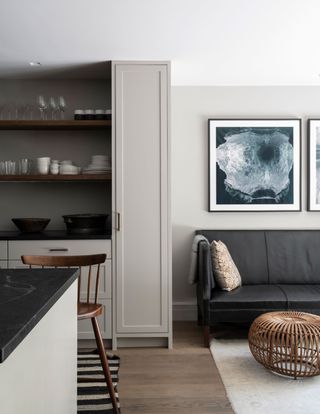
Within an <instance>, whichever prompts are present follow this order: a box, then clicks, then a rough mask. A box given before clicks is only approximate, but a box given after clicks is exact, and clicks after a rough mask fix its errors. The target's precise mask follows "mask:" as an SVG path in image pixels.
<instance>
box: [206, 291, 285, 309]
mask: <svg viewBox="0 0 320 414" xmlns="http://www.w3.org/2000/svg"><path fill="white" fill-rule="evenodd" d="M210 308H211V309H213V310H214V309H217V310H218V309H228V310H231V309H232V310H234V309H261V310H266V311H268V310H270V311H272V310H280V309H287V298H286V295H285V293H284V292H283V290H282V289H281V288H280V287H279V286H276V285H245V286H240V287H238V288H237V289H235V290H232V291H231V292H226V291H223V290H220V289H214V290H213V297H212V299H211V301H210Z"/></svg>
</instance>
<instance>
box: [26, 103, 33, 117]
mask: <svg viewBox="0 0 320 414" xmlns="http://www.w3.org/2000/svg"><path fill="white" fill-rule="evenodd" d="M33 109H34V107H33V106H32V105H30V104H27V105H25V110H24V119H26V120H32V119H33Z"/></svg>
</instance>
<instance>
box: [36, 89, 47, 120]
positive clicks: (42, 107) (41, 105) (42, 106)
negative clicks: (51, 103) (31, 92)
mask: <svg viewBox="0 0 320 414" xmlns="http://www.w3.org/2000/svg"><path fill="white" fill-rule="evenodd" d="M37 103H38V108H39V111H40V114H41V119H42V120H43V121H44V120H45V118H46V117H45V110H46V109H47V108H48V104H47V102H46V100H45V99H44V97H43V95H39V96H38V98H37Z"/></svg>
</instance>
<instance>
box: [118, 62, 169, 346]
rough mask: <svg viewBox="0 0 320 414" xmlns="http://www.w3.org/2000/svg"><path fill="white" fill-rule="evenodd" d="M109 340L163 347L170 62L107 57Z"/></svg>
mask: <svg viewBox="0 0 320 414" xmlns="http://www.w3.org/2000/svg"><path fill="white" fill-rule="evenodd" d="M112 76H113V108H114V112H113V113H114V117H113V124H114V128H113V159H114V164H113V188H114V191H113V211H114V232H113V275H114V298H115V301H114V308H113V309H114V331H113V336H114V345H116V343H117V341H118V342H119V345H120V342H121V340H120V338H130V339H131V340H132V339H134V338H166V339H167V344H168V346H169V347H170V346H171V332H172V329H171V222H170V139H169V138H170V133H169V130H170V129H169V112H170V64H169V63H168V62H113V71H112Z"/></svg>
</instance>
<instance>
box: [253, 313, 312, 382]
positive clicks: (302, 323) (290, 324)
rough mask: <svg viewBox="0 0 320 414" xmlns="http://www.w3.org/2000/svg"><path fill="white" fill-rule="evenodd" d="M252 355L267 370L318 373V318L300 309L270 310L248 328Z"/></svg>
mask: <svg viewBox="0 0 320 414" xmlns="http://www.w3.org/2000/svg"><path fill="white" fill-rule="evenodd" d="M248 339H249V347H250V350H251V353H252V355H253V356H254V358H255V359H256V360H257V361H258V362H259V363H260V364H262V365H263V366H264V367H266V368H267V369H269V370H271V371H273V372H276V373H278V374H282V375H286V376H289V377H293V378H294V379H296V378H298V377H313V376H315V375H319V374H320V317H319V316H316V315H311V314H310V313H303V312H269V313H265V314H263V315H261V316H259V317H258V318H256V319H255V320H254V321H253V323H252V325H251V327H250V330H249V338H248Z"/></svg>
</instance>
